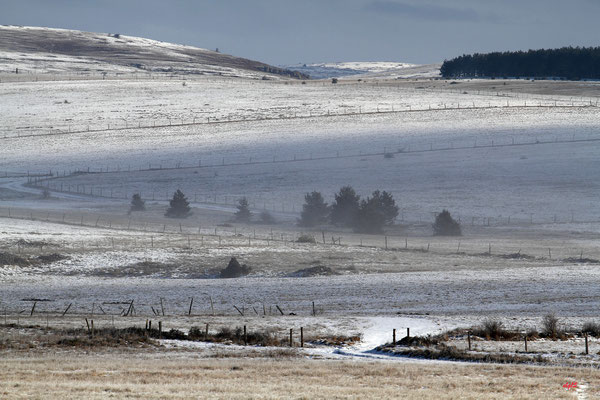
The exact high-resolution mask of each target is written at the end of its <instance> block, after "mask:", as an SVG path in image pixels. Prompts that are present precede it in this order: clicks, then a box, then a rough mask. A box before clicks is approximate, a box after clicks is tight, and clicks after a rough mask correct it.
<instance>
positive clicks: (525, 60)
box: [440, 47, 600, 79]
mask: <svg viewBox="0 0 600 400" xmlns="http://www.w3.org/2000/svg"><path fill="white" fill-rule="evenodd" d="M440 72H441V74H442V76H443V77H445V78H451V77H455V78H461V77H492V78H502V77H515V78H519V77H525V78H549V77H551V78H563V79H599V78H600V47H562V48H560V49H547V50H546V49H541V50H529V51H527V52H523V51H512V52H511V51H507V52H502V53H501V52H493V53H487V54H478V53H476V54H469V55H466V54H465V55H462V56H460V57H456V58H453V59H451V60H446V61H444V63H443V64H442V67H441V69H440Z"/></svg>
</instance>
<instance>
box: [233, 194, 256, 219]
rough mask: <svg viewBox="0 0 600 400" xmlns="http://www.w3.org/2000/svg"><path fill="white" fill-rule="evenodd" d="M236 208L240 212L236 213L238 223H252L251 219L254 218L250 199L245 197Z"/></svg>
mask: <svg viewBox="0 0 600 400" xmlns="http://www.w3.org/2000/svg"><path fill="white" fill-rule="evenodd" d="M236 208H237V209H238V210H237V211H236V212H235V220H236V221H238V222H250V218H252V213H251V212H250V206H249V204H248V199H247V198H245V197H242V198H241V199H239V200H238V205H237V206H236Z"/></svg>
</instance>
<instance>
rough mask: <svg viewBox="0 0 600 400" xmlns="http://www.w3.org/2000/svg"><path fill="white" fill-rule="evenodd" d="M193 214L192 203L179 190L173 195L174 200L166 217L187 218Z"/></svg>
mask: <svg viewBox="0 0 600 400" xmlns="http://www.w3.org/2000/svg"><path fill="white" fill-rule="evenodd" d="M190 215H192V213H191V208H190V203H189V202H188V201H187V198H186V197H185V195H184V194H183V192H182V191H181V190H179V189H177V191H176V192H175V193H174V194H173V198H172V199H171V201H170V202H169V208H168V209H167V212H166V213H165V217H169V218H187V217H189V216H190Z"/></svg>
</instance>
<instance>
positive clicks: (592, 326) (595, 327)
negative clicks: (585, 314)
mask: <svg viewBox="0 0 600 400" xmlns="http://www.w3.org/2000/svg"><path fill="white" fill-rule="evenodd" d="M581 332H582V333H587V334H588V335H592V336H596V337H598V336H600V324H597V323H595V322H586V323H585V324H583V328H581Z"/></svg>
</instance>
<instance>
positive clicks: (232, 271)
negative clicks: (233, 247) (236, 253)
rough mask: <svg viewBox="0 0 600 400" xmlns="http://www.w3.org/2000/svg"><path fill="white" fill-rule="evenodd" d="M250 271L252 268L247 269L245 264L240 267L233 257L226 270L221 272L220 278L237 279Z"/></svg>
mask: <svg viewBox="0 0 600 400" xmlns="http://www.w3.org/2000/svg"><path fill="white" fill-rule="evenodd" d="M250 271H252V268H250V267H248V266H247V265H246V264H243V265H240V263H239V261H238V260H237V259H236V258H235V257H231V260H229V265H227V268H225V269H223V270H221V274H220V277H221V278H239V277H241V276H246V275H248V274H249V273H250Z"/></svg>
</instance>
